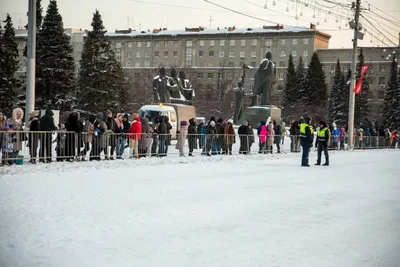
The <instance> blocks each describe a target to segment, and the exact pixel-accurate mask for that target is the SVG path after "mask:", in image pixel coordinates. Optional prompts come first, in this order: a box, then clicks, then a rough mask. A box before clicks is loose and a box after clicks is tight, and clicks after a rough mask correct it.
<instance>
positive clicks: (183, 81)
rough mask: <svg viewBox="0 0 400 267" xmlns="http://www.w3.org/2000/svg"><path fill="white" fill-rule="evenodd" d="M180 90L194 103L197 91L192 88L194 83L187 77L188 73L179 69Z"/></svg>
mask: <svg viewBox="0 0 400 267" xmlns="http://www.w3.org/2000/svg"><path fill="white" fill-rule="evenodd" d="M178 82H179V86H180V91H181V94H182V95H183V97H184V98H185V99H186V100H187V101H189V102H190V104H192V102H193V100H194V97H195V93H194V89H193V88H192V84H191V83H190V81H189V79H187V78H186V73H185V72H184V71H179V78H178Z"/></svg>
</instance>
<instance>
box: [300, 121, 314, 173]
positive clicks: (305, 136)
mask: <svg viewBox="0 0 400 267" xmlns="http://www.w3.org/2000/svg"><path fill="white" fill-rule="evenodd" d="M313 141H314V129H313V127H312V126H311V117H308V116H307V117H305V118H304V122H303V123H302V124H300V145H301V148H302V152H303V153H302V156H301V166H302V167H310V164H309V163H308V156H309V154H310V148H311V147H312V145H313Z"/></svg>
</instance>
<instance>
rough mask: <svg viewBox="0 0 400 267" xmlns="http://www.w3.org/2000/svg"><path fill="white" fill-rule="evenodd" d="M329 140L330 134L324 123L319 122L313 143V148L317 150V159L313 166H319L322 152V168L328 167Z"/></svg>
mask: <svg viewBox="0 0 400 267" xmlns="http://www.w3.org/2000/svg"><path fill="white" fill-rule="evenodd" d="M330 138H331V132H330V131H329V128H328V126H327V125H326V123H325V122H324V121H320V122H319V130H318V133H317V140H316V141H315V147H316V148H317V149H318V158H317V163H316V164H315V165H321V154H322V151H324V155H325V163H324V164H323V166H329V154H328V146H329V141H330Z"/></svg>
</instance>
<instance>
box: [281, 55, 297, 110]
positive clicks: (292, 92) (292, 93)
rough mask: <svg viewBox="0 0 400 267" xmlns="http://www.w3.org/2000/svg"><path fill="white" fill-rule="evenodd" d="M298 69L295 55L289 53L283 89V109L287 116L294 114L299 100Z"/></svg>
mask: <svg viewBox="0 0 400 267" xmlns="http://www.w3.org/2000/svg"><path fill="white" fill-rule="evenodd" d="M298 97H299V96H298V92H297V82H296V70H295V68H294V64H293V57H292V55H289V61H288V69H287V75H286V84H285V88H284V90H283V103H282V104H283V110H284V113H285V116H293V112H294V111H295V110H296V103H297V101H298Z"/></svg>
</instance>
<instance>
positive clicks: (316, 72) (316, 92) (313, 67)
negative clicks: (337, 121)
mask: <svg viewBox="0 0 400 267" xmlns="http://www.w3.org/2000/svg"><path fill="white" fill-rule="evenodd" d="M305 89H306V91H305V104H306V105H307V106H308V107H309V108H310V109H314V110H316V109H318V108H323V107H325V104H326V102H327V100H328V85H327V84H326V82H325V72H324V70H323V68H322V64H321V62H320V61H319V57H318V54H317V52H314V53H313V55H312V57H311V61H310V63H309V64H308V70H307V75H306V88H305Z"/></svg>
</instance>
